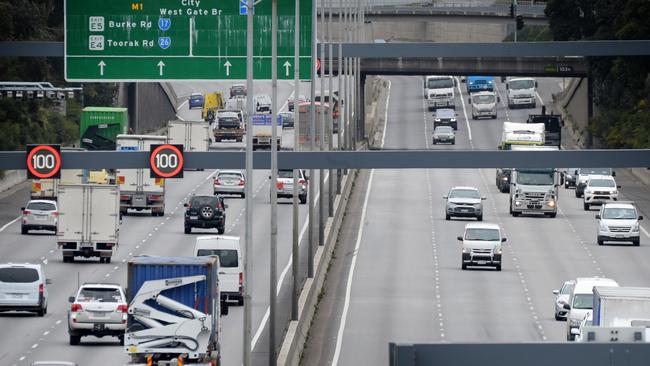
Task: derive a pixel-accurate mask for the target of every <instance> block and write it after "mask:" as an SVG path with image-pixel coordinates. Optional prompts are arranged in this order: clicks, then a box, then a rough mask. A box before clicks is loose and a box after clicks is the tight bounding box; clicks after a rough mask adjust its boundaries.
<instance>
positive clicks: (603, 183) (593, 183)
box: [589, 179, 616, 188]
mask: <svg viewBox="0 0 650 366" xmlns="http://www.w3.org/2000/svg"><path fill="white" fill-rule="evenodd" d="M589 187H607V188H613V187H616V184H614V181H613V180H611V179H589Z"/></svg>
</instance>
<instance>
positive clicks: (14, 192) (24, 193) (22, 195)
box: [0, 180, 32, 253]
mask: <svg viewBox="0 0 650 366" xmlns="http://www.w3.org/2000/svg"><path fill="white" fill-rule="evenodd" d="M31 192H32V184H31V180H28V181H25V182H23V183H20V184H18V185H16V186H14V187H12V188H10V189H8V190H6V191H4V192H2V193H0V232H1V231H4V230H6V228H7V227H9V226H10V225H16V224H17V225H20V223H19V222H18V220H16V218H17V217H19V216H20V215H21V212H20V208H21V207H24V206H26V205H27V202H29V198H30V195H31ZM14 220H16V221H14ZM2 228H5V229H4V230H3V229H2ZM0 253H1V252H0Z"/></svg>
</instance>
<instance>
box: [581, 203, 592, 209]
mask: <svg viewBox="0 0 650 366" xmlns="http://www.w3.org/2000/svg"><path fill="white" fill-rule="evenodd" d="M582 208H584V209H585V211H589V209H590V208H591V207H590V206H589V204H588V203H583V204H582Z"/></svg>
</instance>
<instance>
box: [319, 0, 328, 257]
mask: <svg viewBox="0 0 650 366" xmlns="http://www.w3.org/2000/svg"><path fill="white" fill-rule="evenodd" d="M320 28H321V32H320V34H319V35H318V38H319V39H320V46H321V47H320V61H321V62H320V65H321V66H320V80H319V81H320V109H319V110H320V118H319V120H320V126H319V127H320V128H319V131H320V139H319V143H318V148H319V150H320V151H323V150H325V130H326V129H325V0H320ZM328 72H329V70H328ZM318 192H319V194H320V201H318V245H323V244H325V215H326V214H325V203H326V202H327V201H325V169H319V171H318Z"/></svg>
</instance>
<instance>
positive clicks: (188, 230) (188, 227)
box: [185, 226, 192, 234]
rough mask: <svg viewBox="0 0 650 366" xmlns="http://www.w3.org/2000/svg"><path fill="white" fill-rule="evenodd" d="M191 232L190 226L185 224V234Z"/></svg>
mask: <svg viewBox="0 0 650 366" xmlns="http://www.w3.org/2000/svg"><path fill="white" fill-rule="evenodd" d="M191 232H192V227H191V226H185V234H190V233H191Z"/></svg>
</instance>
